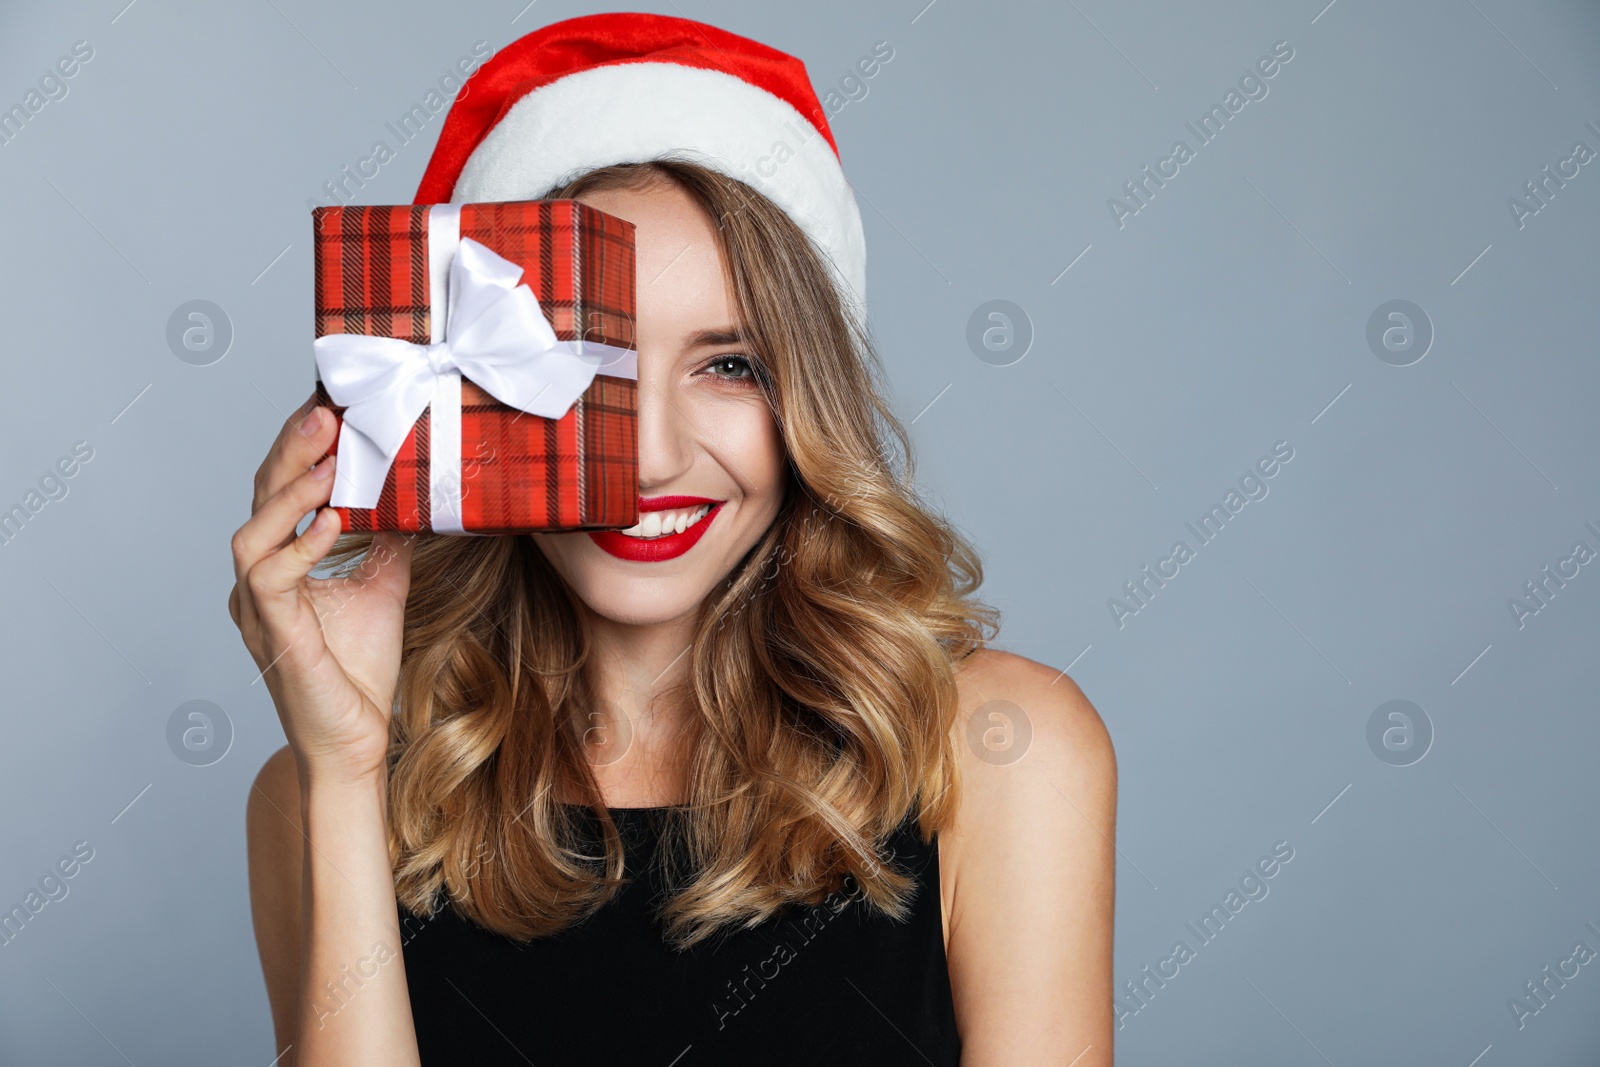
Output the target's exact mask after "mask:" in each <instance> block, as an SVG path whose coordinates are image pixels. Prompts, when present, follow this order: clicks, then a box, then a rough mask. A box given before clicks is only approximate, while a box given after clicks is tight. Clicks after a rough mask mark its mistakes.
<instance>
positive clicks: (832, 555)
mask: <svg viewBox="0 0 1600 1067" xmlns="http://www.w3.org/2000/svg"><path fill="white" fill-rule="evenodd" d="M661 181H667V182H674V183H676V184H677V185H678V186H679V187H681V188H682V189H683V190H685V191H686V192H687V193H688V194H689V195H690V196H691V197H692V198H693V199H694V200H695V201H696V202H697V203H699V205H700V206H701V207H702V208H703V209H704V210H705V212H706V214H707V216H708V217H709V218H711V219H712V220H714V221H715V223H716V229H717V238H718V244H719V248H720V250H721V252H722V256H723V260H724V263H725V265H726V269H727V272H728V276H729V281H730V283H731V286H732V290H733V292H734V293H735V294H736V298H737V303H736V306H737V309H738V312H739V314H740V315H741V316H742V318H743V323H742V325H743V327H744V329H745V331H746V333H747V336H748V337H749V339H750V341H751V348H750V351H749V355H750V357H751V362H752V365H753V367H754V368H755V370H756V373H757V376H758V380H759V381H760V382H761V384H762V387H763V389H764V392H765V394H766V396H767V399H768V401H769V403H770V405H771V408H772V411H773V414H774V416H775V418H776V420H777V423H778V425H779V427H780V429H781V432H782V435H783V441H784V444H785V446H786V448H787V453H788V475H787V477H788V480H789V485H788V488H787V493H786V496H785V500H784V504H783V506H782V509H781V511H780V513H779V515H778V517H777V519H776V520H775V521H774V523H773V524H772V526H771V527H770V528H769V529H768V530H767V531H766V533H765V534H764V535H763V536H762V538H761V540H760V541H759V542H758V543H757V544H756V545H755V546H754V547H753V548H752V549H751V550H750V552H749V554H748V555H747V556H746V557H745V558H744V559H743V560H742V561H741V562H740V563H739V565H737V566H736V567H735V568H734V570H733V572H732V573H731V574H729V575H728V577H727V578H726V580H725V581H723V582H722V583H721V584H720V586H719V587H718V588H717V589H716V590H715V591H713V593H712V595H711V596H709V597H708V598H707V600H706V602H705V604H704V605H703V607H702V609H701V613H700V619H699V624H698V630H697V634H696V637H695V640H694V644H693V647H692V652H691V658H690V661H689V666H688V670H687V675H688V678H687V681H686V682H685V683H684V685H683V686H682V687H681V689H679V690H678V691H677V692H675V693H673V694H670V695H669V698H670V699H677V700H682V701H684V702H685V705H686V707H687V708H688V709H689V712H690V714H689V716H688V719H689V721H690V723H691V727H690V733H689V735H688V736H687V737H686V738H685V742H684V744H685V747H684V748H683V749H682V751H683V752H684V753H686V756H687V763H686V766H687V802H686V804H685V805H684V806H683V808H682V809H681V812H680V814H681V816H682V817H681V818H679V819H675V820H671V828H670V832H672V833H673V834H674V835H675V841H676V842H677V843H678V844H679V845H680V846H681V848H680V849H678V850H677V851H676V852H675V853H674V854H676V855H678V856H679V857H680V862H679V863H678V864H677V865H676V866H675V867H674V868H673V871H674V873H673V874H672V883H671V884H672V885H673V886H674V892H673V893H672V895H670V897H669V898H668V899H667V900H666V901H665V903H664V904H663V905H662V907H661V909H660V913H659V914H660V918H661V920H662V926H663V933H664V936H665V937H667V939H668V940H669V942H671V943H673V944H676V945H678V946H680V947H684V946H688V945H691V944H694V943H696V942H698V941H700V940H701V939H703V938H705V937H707V936H708V935H710V934H712V933H714V932H716V931H717V930H718V929H719V928H723V927H727V926H752V925H755V924H757V923H760V922H761V921H763V920H765V919H767V918H769V917H771V916H773V915H774V914H775V913H777V912H778V911H779V910H780V909H782V908H784V907H785V906H787V905H790V904H806V905H816V904H817V903H819V902H820V901H821V900H822V899H823V898H824V897H825V896H826V895H827V894H828V893H830V892H833V891H835V890H837V889H838V888H839V887H840V886H841V885H842V884H843V882H844V879H845V878H846V876H854V878H855V880H856V881H857V883H859V885H860V887H861V890H860V892H861V895H862V897H863V898H864V900H865V901H866V902H868V904H869V905H870V906H871V907H874V908H878V909H881V910H882V911H883V912H885V913H887V914H889V915H893V916H896V917H898V916H902V915H904V914H905V912H906V908H907V903H908V893H909V891H910V889H911V887H912V882H911V878H910V877H909V875H907V874H906V873H905V872H903V871H902V870H899V869H897V868H896V867H895V866H894V865H893V864H889V863H885V862H883V860H884V857H883V855H882V852H881V849H882V847H883V843H884V841H885V839H886V838H887V836H888V835H889V834H891V833H892V832H893V831H894V830H895V829H896V828H897V827H898V826H899V825H900V824H901V823H902V821H903V820H905V819H907V818H912V817H914V818H915V819H916V820H917V824H918V829H919V831H920V833H921V836H922V838H923V840H924V841H928V840H931V838H932V835H933V834H934V833H936V832H937V831H939V830H940V829H942V828H944V827H946V826H948V825H949V821H950V819H951V817H952V816H953V814H954V810H955V809H954V805H955V803H956V800H957V797H958V796H959V787H958V780H957V763H956V754H955V751H954V747H953V742H952V740H951V730H952V726H953V724H954V720H955V717H956V714H957V695H956V684H955V675H954V663H955V661H956V660H957V659H959V658H960V657H961V656H964V655H966V654H967V653H969V652H972V651H975V650H976V649H978V648H981V647H983V646H984V644H985V643H986V642H987V641H989V640H991V639H992V638H993V636H994V635H995V634H996V633H997V632H998V630H999V613H998V611H996V610H995V609H994V608H991V607H989V606H987V605H985V604H984V603H982V602H981V601H978V600H977V599H976V598H975V595H974V594H975V591H976V590H977V588H978V586H979V584H980V583H981V582H982V578H983V573H982V565H981V563H980V561H979V559H978V556H977V555H976V553H975V552H974V551H973V549H972V548H971V546H970V545H969V544H968V543H967V542H966V541H965V540H964V539H963V538H962V537H961V536H960V534H959V533H958V532H956V531H955V530H954V529H953V528H952V527H951V526H950V525H949V524H947V523H946V522H945V521H943V520H942V519H941V518H939V517H937V516H936V514H935V513H934V511H933V510H932V509H931V508H929V507H928V506H926V505H924V504H923V503H922V502H921V501H920V499H919V497H918V496H917V494H916V491H915V490H914V488H913V481H912V462H911V454H910V448H909V444H910V443H909V439H908V437H907V434H906V431H905V428H904V427H903V426H902V425H901V424H900V423H899V421H898V420H897V419H896V418H895V416H894V414H893V413H892V412H891V410H890V409H889V407H888V405H887V403H886V402H885V401H884V399H883V391H882V389H881V384H880V383H881V375H882V372H881V368H880V367H879V365H878V362H877V358H876V356H875V354H874V353H873V351H872V348H871V345H870V342H869V339H868V337H867V335H866V332H865V329H864V327H863V326H862V325H861V324H860V323H858V322H857V321H855V319H854V318H853V317H852V316H851V315H850V314H849V313H848V312H847V311H846V309H845V308H844V307H843V306H842V304H841V302H840V299H839V295H838V293H837V291H836V290H835V289H834V287H833V284H832V282H831V280H830V277H829V274H828V271H827V268H826V265H825V264H824V262H823V261H822V260H821V259H820V258H819V255H818V253H817V251H816V250H815V248H814V246H813V245H812V244H811V243H810V242H809V241H808V240H807V238H806V237H805V235H804V234H803V232H802V231H801V230H800V229H799V228H798V227H797V226H796V225H795V224H794V223H793V222H792V221H791V220H790V218H789V217H788V215H786V214H785V213H784V212H783V211H782V210H780V209H779V208H778V207H777V206H776V205H774V204H773V203H772V202H771V201H770V200H768V199H767V198H766V197H764V196H762V195H761V194H760V193H758V192H756V191H755V190H754V189H753V188H751V187H750V186H748V185H746V184H744V183H742V182H740V181H737V180H736V179H733V178H730V177H727V176H725V175H722V174H720V173H717V172H715V171H712V170H710V169H707V168H705V167H702V166H698V165H696V164H694V163H692V162H687V161H677V160H666V161H659V162H654V163H645V164H624V165H618V166H612V167H605V168H602V169H600V170H597V171H592V172H590V173H588V174H585V175H583V176H581V177H579V178H578V179H576V180H575V181H572V182H571V183H569V184H567V185H565V186H564V187H561V188H557V189H553V190H551V191H549V192H548V193H547V194H546V196H547V197H575V196H578V195H580V194H582V193H585V192H594V191H599V190H601V189H614V188H642V187H645V186H647V185H649V184H650V183H652V182H661ZM371 540H372V538H371V535H369V534H368V535H346V536H345V537H343V538H341V540H340V542H339V545H338V546H337V547H336V549H335V552H334V554H333V556H331V557H330V562H331V563H332V564H333V565H334V567H335V573H348V568H354V567H355V566H356V565H358V564H359V562H360V557H361V556H362V555H364V554H365V552H366V551H367V549H368V548H369V547H370V545H371ZM411 570H412V577H411V591H410V595H409V598H408V600H407V602H406V608H405V636H404V643H403V651H402V659H401V667H400V677H399V682H398V689H397V696H396V712H395V716H394V719H393V722H392V731H391V740H392V744H391V748H390V772H389V785H388V790H389V822H390V852H391V856H392V859H393V862H394V874H395V891H396V895H397V897H398V899H399V901H400V902H401V903H402V904H403V905H404V906H405V907H406V908H407V909H408V910H410V911H411V912H412V913H413V914H416V915H419V916H426V915H431V914H433V913H434V910H435V909H436V907H438V906H439V904H440V897H441V895H443V896H446V897H448V899H449V901H450V902H451V904H452V906H454V907H455V908H456V909H457V910H458V911H459V913H460V914H462V915H463V916H465V917H466V918H468V919H470V920H471V921H473V922H475V923H477V924H478V925H480V926H482V927H485V928H487V929H489V930H493V931H496V932H499V933H501V934H504V935H507V936H509V937H514V938H532V937H538V936H543V935H548V934H551V933H554V932H556V931H559V930H561V929H563V928H565V927H567V926H568V925H570V924H572V923H573V922H576V921H577V920H579V919H581V918H583V917H584V916H586V915H588V914H590V913H591V912H593V911H594V910H595V909H597V908H599V907H600V906H601V905H602V904H604V903H605V902H606V901H607V900H609V899H610V898H611V896H612V895H613V894H614V893H615V892H616V890H617V889H618V887H619V886H620V885H621V884H622V882H623V879H624V877H625V872H624V867H623V851H622V846H621V841H620V839H619V837H618V835H617V832H616V827H615V825H614V823H613V822H612V820H611V818H610V815H609V813H608V812H607V810H606V808H605V806H604V803H603V801H602V799H601V796H600V792H599V789H598V788H597V786H596V783H595V778H594V775H593V773H592V770H591V765H590V762H589V760H588V759H587V758H586V757H585V753H584V748H585V745H584V739H583V735H584V727H585V725H586V724H587V723H588V721H589V720H588V718H587V713H588V711H589V709H592V708H593V706H594V704H593V694H592V692H591V686H590V684H589V679H588V676H587V673H586V671H585V662H586V660H587V658H588V655H589V644H588V639H587V635H586V633H585V628H584V623H583V614H582V612H581V611H580V610H579V605H578V604H577V602H576V600H575V594H573V593H572V591H571V590H570V589H569V588H568V587H567V586H566V584H565V582H564V581H563V580H562V579H561V578H560V576H559V575H558V574H557V572H556V571H555V570H554V569H553V568H552V567H551V566H550V565H549V564H548V562H547V561H546V560H545V558H544V556H543V555H542V554H541V552H540V551H539V549H538V547H537V546H536V545H535V544H534V542H533V539H532V538H530V537H524V536H500V537H471V538H466V537H423V538H419V539H418V542H417V544H416V547H415V552H414V554H413V558H412V564H411ZM573 802H576V803H573ZM585 808H587V809H588V812H587V813H586V812H585V811H584V809H585ZM591 813H592V816H593V820H589V821H588V823H587V826H588V829H587V830H586V829H585V827H584V825H583V822H584V821H585V820H584V819H583V817H584V816H586V814H591ZM596 825H598V827H599V829H600V834H599V838H598V842H597V839H596V838H595V836H594V833H593V827H594V826H596ZM597 843H598V844H599V845H601V846H603V847H601V848H599V849H598V852H597V849H596V847H595V846H596V844H597ZM669 851H670V850H669Z"/></svg>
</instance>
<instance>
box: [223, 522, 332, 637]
mask: <svg viewBox="0 0 1600 1067" xmlns="http://www.w3.org/2000/svg"><path fill="white" fill-rule="evenodd" d="M338 537H339V513H338V512H336V511H334V510H333V509H332V508H323V509H321V510H320V511H318V512H317V517H316V518H315V519H313V520H312V521H311V525H310V526H307V527H306V532H305V533H303V534H301V535H300V536H299V537H296V538H295V539H294V540H292V541H290V542H289V544H288V545H287V546H285V547H284V548H281V549H279V550H278V551H276V552H273V553H271V554H270V555H268V556H266V557H265V558H264V559H262V560H260V561H259V562H257V563H256V565H255V566H253V567H251V568H250V573H249V574H248V575H246V576H245V586H246V588H248V589H249V591H250V598H251V600H252V601H253V603H254V605H255V610H256V614H257V616H258V617H259V618H260V619H261V620H262V621H263V622H264V623H266V624H267V625H268V626H269V628H270V627H272V624H273V622H274V621H279V622H280V625H281V624H282V623H286V622H287V619H283V618H282V617H281V616H280V612H281V611H282V610H283V609H284V608H285V607H287V606H288V605H290V604H292V603H293V602H294V601H295V598H296V596H297V594H298V593H299V590H300V587H301V585H302V584H303V583H304V582H305V580H306V575H308V574H310V573H311V568H312V567H315V566H316V565H317V562H318V561H319V560H321V559H322V558H323V557H324V556H326V555H327V554H328V551H329V550H330V549H331V548H333V543H334V541H335V540H337V539H338Z"/></svg>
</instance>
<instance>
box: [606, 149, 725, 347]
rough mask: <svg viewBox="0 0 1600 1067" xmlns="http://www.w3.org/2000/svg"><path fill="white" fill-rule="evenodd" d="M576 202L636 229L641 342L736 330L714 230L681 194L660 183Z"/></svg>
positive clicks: (674, 187) (675, 187)
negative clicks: (710, 329)
mask: <svg viewBox="0 0 1600 1067" xmlns="http://www.w3.org/2000/svg"><path fill="white" fill-rule="evenodd" d="M577 199H579V200H581V201H583V202H584V203H586V204H589V205H591V206H593V207H596V208H599V209H600V210H601V211H604V212H607V213H608V214H612V215H615V216H617V217H618V218H621V219H626V220H627V221H629V222H631V223H633V224H634V228H635V229H634V239H635V243H636V248H637V271H638V285H639V289H638V299H639V333H640V340H641V342H643V341H646V340H647V339H649V340H654V341H656V342H658V343H660V342H665V341H668V340H670V339H671V336H672V335H679V336H681V335H685V334H688V333H691V332H693V331H696V330H701V329H705V328H708V327H725V326H731V325H736V324H737V313H736V306H737V305H736V302H735V301H734V299H733V294H732V293H731V292H730V290H729V286H728V282H727V279H726V275H725V272H724V270H723V261H722V254H721V252H720V251H719V250H718V248H717V233H716V228H715V226H714V225H713V224H712V222H711V218H710V217H709V216H708V215H707V214H706V212H705V210H704V209H703V208H701V206H700V205H699V204H698V203H697V202H696V201H695V199H694V198H693V197H692V196H690V195H689V194H688V193H687V192H685V191H684V190H683V189H682V188H680V187H679V186H678V185H676V184H675V183H672V182H668V181H662V182H653V183H651V184H650V185H648V186H645V187H643V188H639V189H604V190H600V191H597V192H590V193H583V194H580V195H579V196H578V197H577Z"/></svg>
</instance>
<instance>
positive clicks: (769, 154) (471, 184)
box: [451, 62, 867, 313]
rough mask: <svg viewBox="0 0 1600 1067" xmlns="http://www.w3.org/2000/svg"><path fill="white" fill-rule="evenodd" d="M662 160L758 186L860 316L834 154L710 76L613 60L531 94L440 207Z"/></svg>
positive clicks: (861, 271) (847, 201)
mask: <svg viewBox="0 0 1600 1067" xmlns="http://www.w3.org/2000/svg"><path fill="white" fill-rule="evenodd" d="M667 156H674V157H678V158H686V159H691V160H694V161H696V162H700V163H703V164H705V165H706V166H709V167H711V168H713V169H715V170H718V171H720V172H722V173H724V174H727V175H729V176H731V177H734V178H738V179H740V180H741V181H744V182H746V183H748V184H749V185H751V186H753V187H754V188H756V189H759V190H760V191H761V192H762V193H763V194H765V195H766V196H767V197H769V198H770V199H771V200H772V201H773V202H774V203H776V204H777V205H778V206H779V207H780V208H782V209H783V210H784V211H785V212H786V213H787V214H788V215H789V217H790V218H792V219H793V220H794V221H795V223H796V224H797V225H799V227H800V228H801V229H802V230H803V231H804V232H805V233H806V235H807V236H809V237H810V238H811V240H812V241H813V242H814V243H815V244H816V245H817V247H818V248H819V249H820V250H821V252H822V253H823V257H824V259H825V260H827V261H828V262H829V264H830V265H831V267H832V269H833V273H834V278H835V281H836V283H838V284H839V285H840V286H841V292H842V293H843V294H844V296H845V298H846V302H847V303H848V304H853V305H854V309H853V310H855V311H856V312H857V313H860V312H861V311H863V310H864V309H865V306H866V291H867V252H866V238H865V235H864V234H863V232H862V228H861V211H860V209H859V208H858V207H857V206H856V199H855V194H854V193H853V192H852V191H851V189H850V185H849V183H848V182H847V181H845V177H844V170H843V168H841V167H840V166H839V160H838V157H837V156H835V155H834V153H833V149H832V148H831V147H829V145H828V142H827V140H826V139H825V138H824V137H823V136H822V134H821V133H820V132H819V131H818V130H817V128H816V127H815V126H813V125H812V124H811V123H810V122H809V121H808V120H807V119H806V118H805V117H804V116H802V115H801V114H800V112H798V111H796V110H795V109H794V108H793V107H792V106H791V105H790V104H788V103H787V102H786V101H784V100H781V99H779V98H778V97H776V96H774V95H773V94H771V93H769V92H767V91H766V90H764V89H761V88H758V87H757V86H755V85H752V84H751V83H750V82H747V81H744V80H743V79H741V78H736V77H734V76H733V75H731V74H725V73H723V72H721V71H716V70H706V69H702V68H699V67H686V66H682V65H680V64H676V63H649V62H642V63H621V64H613V65H610V66H603V67H594V68H591V69H589V70H583V71H578V72H577V73H574V74H569V75H567V76H566V77H563V78H560V79H557V80H556V81H553V82H551V83H550V84H549V85H545V86H542V87H541V88H538V89H535V90H534V91H532V92H530V93H528V94H527V95H525V96H523V97H522V98H521V99H520V100H518V101H517V102H516V103H515V104H513V105H512V106H511V109H510V110H509V111H507V112H506V114H505V115H504V116H503V117H502V118H501V119H500V121H499V122H498V123H496V124H495V126H494V128H493V129H491V130H490V131H489V132H488V134H487V135H486V136H485V137H484V139H483V141H482V142H481V143H479V145H478V146H477V148H475V149H473V152H472V155H471V156H470V157H469V158H468V159H467V162H466V166H465V167H464V168H463V169H462V171H461V177H460V179H459V180H458V181H457V182H456V186H455V191H454V192H453V193H452V195H451V201H452V202H453V203H467V202H489V201H496V200H527V199H532V198H534V197H537V196H540V195H542V194H543V193H545V192H546V191H547V190H549V189H551V188H553V187H555V186H557V185H561V184H563V183H565V182H568V181H570V180H572V179H573V178H576V177H577V176H578V175H580V174H582V173H584V172H586V171H589V170H593V169H595V168H597V167H603V166H608V165H610V164H613V163H642V162H646V161H648V160H651V159H660V158H663V157H667Z"/></svg>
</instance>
